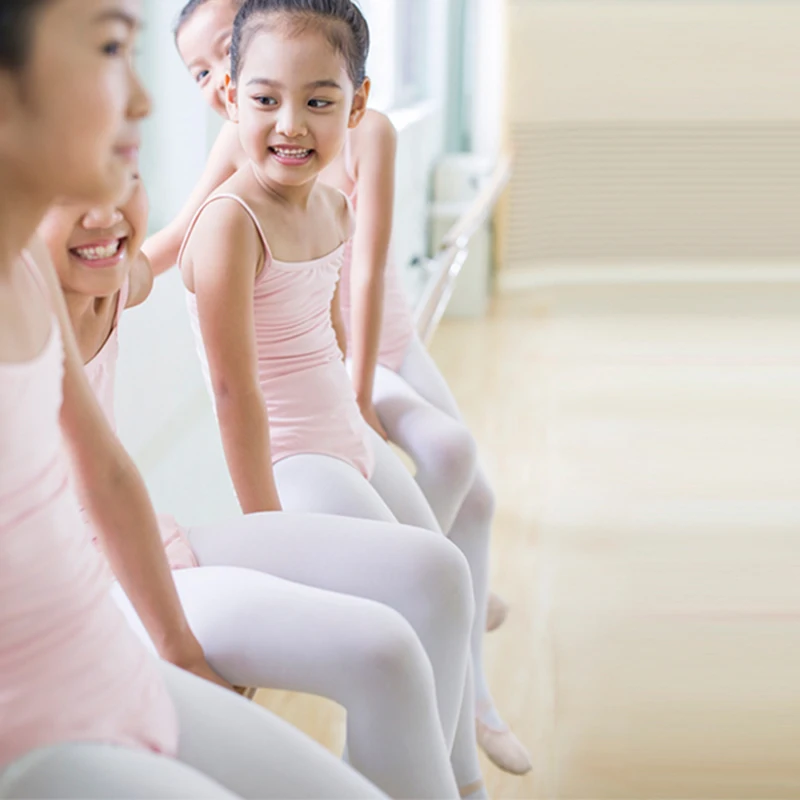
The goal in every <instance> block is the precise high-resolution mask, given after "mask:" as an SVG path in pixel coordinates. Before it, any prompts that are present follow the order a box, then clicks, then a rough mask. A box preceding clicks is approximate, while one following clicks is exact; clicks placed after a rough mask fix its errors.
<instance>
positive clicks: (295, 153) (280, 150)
mask: <svg viewBox="0 0 800 800" xmlns="http://www.w3.org/2000/svg"><path fill="white" fill-rule="evenodd" d="M273 150H274V151H275V152H276V153H277V154H278V155H279V156H285V157H286V158H305V157H306V156H307V155H308V154H309V153H310V152H311V151H310V150H299V149H290V148H288V147H274V148H273Z"/></svg>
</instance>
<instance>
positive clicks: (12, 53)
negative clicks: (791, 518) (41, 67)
mask: <svg viewBox="0 0 800 800" xmlns="http://www.w3.org/2000/svg"><path fill="white" fill-rule="evenodd" d="M49 2H50V0H0V69H10V70H19V69H21V68H22V67H23V66H25V62H26V61H27V60H28V54H29V50H30V47H31V41H32V39H33V20H34V17H35V16H36V14H38V13H39V11H41V10H42V7H43V6H44V5H45V4H47V3H49Z"/></svg>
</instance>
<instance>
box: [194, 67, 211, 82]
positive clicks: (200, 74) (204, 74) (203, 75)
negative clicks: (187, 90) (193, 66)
mask: <svg viewBox="0 0 800 800" xmlns="http://www.w3.org/2000/svg"><path fill="white" fill-rule="evenodd" d="M210 74H211V73H210V72H209V71H208V70H207V69H201V70H200V72H198V73H197V75H195V76H194V79H195V82H196V83H202V82H203V81H204V80H205V79H206V78H207V77H208V76H209V75H210Z"/></svg>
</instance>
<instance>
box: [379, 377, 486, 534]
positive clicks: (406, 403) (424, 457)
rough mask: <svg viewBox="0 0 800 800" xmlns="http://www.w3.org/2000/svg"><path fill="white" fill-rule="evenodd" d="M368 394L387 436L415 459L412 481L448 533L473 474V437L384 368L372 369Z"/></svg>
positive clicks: (464, 428) (458, 423) (460, 425)
mask: <svg viewBox="0 0 800 800" xmlns="http://www.w3.org/2000/svg"><path fill="white" fill-rule="evenodd" d="M373 399H374V402H375V409H376V411H377V412H378V416H379V417H380V420H381V424H382V425H383V427H384V428H385V429H386V432H387V434H388V435H389V438H390V439H391V441H393V442H394V443H395V444H397V445H398V446H399V447H400V448H401V449H402V450H403V451H404V452H405V453H407V454H408V455H409V456H410V457H411V460H412V461H413V462H414V466H415V467H416V475H415V480H416V482H417V484H418V485H419V488H420V489H421V490H422V492H423V494H424V495H425V498H426V499H427V501H428V504H429V505H430V508H431V510H432V511H433V513H434V514H435V515H436V519H437V520H438V521H439V525H440V526H441V528H442V530H443V531H444V532H445V533H447V532H448V531H449V530H450V527H451V526H452V524H453V520H454V519H455V518H456V514H458V510H459V508H460V507H461V504H462V503H463V501H464V497H465V496H466V493H467V491H468V490H469V487H470V484H471V483H472V481H473V479H474V477H475V470H476V467H477V448H476V446H475V440H474V439H473V438H472V435H471V434H470V432H469V431H468V430H467V429H466V427H465V426H464V424H463V423H462V422H460V421H459V420H456V419H453V418H452V417H450V416H449V415H448V414H446V413H445V412H444V411H442V410H441V409H439V408H437V407H436V406H434V405H432V404H431V403H430V402H428V401H427V400H426V399H425V398H424V397H422V396H421V395H420V394H419V393H418V392H417V391H416V389H414V388H412V387H411V386H410V385H409V384H408V383H406V381H405V380H404V379H403V378H402V377H401V376H400V375H398V374H396V373H394V372H392V371H390V370H388V369H386V368H385V367H378V370H377V371H376V374H375V385H374V390H373Z"/></svg>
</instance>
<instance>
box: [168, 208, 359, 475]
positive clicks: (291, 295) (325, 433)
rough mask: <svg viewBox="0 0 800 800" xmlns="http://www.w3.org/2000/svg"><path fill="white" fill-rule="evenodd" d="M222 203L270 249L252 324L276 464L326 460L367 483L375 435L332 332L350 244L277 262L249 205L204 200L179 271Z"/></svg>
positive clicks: (192, 307) (193, 304)
mask: <svg viewBox="0 0 800 800" xmlns="http://www.w3.org/2000/svg"><path fill="white" fill-rule="evenodd" d="M221 199H229V200H233V201H234V202H236V203H238V204H239V205H240V206H241V207H242V208H243V209H244V210H245V211H246V212H247V214H248V215H249V216H250V218H251V219H252V220H253V224H254V225H255V226H256V229H257V230H258V234H259V237H260V238H261V243H262V245H263V247H264V254H265V255H264V267H263V269H262V270H261V272H260V273H259V275H258V277H257V278H256V280H255V286H254V292H253V317H254V321H255V337H256V346H257V350H258V378H259V383H260V385H261V392H262V394H263V396H264V403H265V405H266V408H267V415H268V419H269V435H270V444H271V448H272V462H273V463H277V462H278V461H280V460H281V459H284V458H289V457H290V456H293V455H300V454H307V453H314V454H321V455H327V456H332V457H334V458H338V459H341V460H342V461H345V462H347V463H348V464H350V465H352V466H353V467H355V468H356V469H357V470H358V471H359V472H361V474H362V475H364V476H365V477H367V478H369V477H370V476H371V474H372V469H373V454H372V448H371V446H370V442H369V430H368V428H367V424H366V422H364V420H363V419H362V417H361V412H360V411H359V408H358V404H357V402H356V396H355V392H354V391H353V387H352V384H351V383H350V378H349V376H348V374H347V370H346V368H345V366H344V363H343V361H342V353H341V351H340V350H339V346H338V345H337V343H336V334H335V333H334V330H333V325H332V324H331V301H332V300H333V294H334V291H335V289H336V282H337V280H338V278H339V270H340V269H341V265H342V260H343V259H344V254H345V248H346V243H342V244H341V245H339V247H337V248H336V249H335V250H334V251H333V252H331V253H329V254H328V255H325V256H322V257H321V258H315V259H313V260H311V261H295V262H287V261H278V260H277V259H275V258H273V257H272V254H271V253H270V250H269V245H268V244H267V240H266V237H265V236H264V232H263V230H262V228H261V225H260V224H259V222H258V219H257V218H256V215H255V214H254V213H253V211H252V209H251V208H250V207H249V206H248V205H247V203H245V202H244V200H242V199H241V198H240V197H237V196H236V195H233V194H219V195H215V196H213V197H210V198H209V199H208V200H206V202H205V203H203V205H202V206H201V207H200V208H199V209H198V211H197V214H195V217H194V219H193V220H192V223H191V225H190V226H189V230H188V231H187V233H186V239H184V245H183V247H182V248H181V254H180V256H179V258H178V264H180V263H181V257H182V255H183V248H185V247H186V241H187V240H188V238H189V236H191V233H192V230H193V228H194V225H195V223H196V221H197V219H198V217H199V215H200V214H201V213H202V211H203V209H205V207H206V206H207V205H208V204H209V203H213V202H215V201H218V200H221ZM187 302H188V306H189V315H190V317H191V322H192V329H193V330H194V333H195V338H196V341H197V349H198V353H199V355H200V361H201V364H202V367H203V372H204V374H205V377H206V382H207V383H208V384H209V386H210V376H209V369H208V361H207V359H206V355H205V349H204V347H203V343H202V336H201V333H200V321H199V317H198V313H197V299H196V297H195V295H194V294H193V293H191V292H187Z"/></svg>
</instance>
